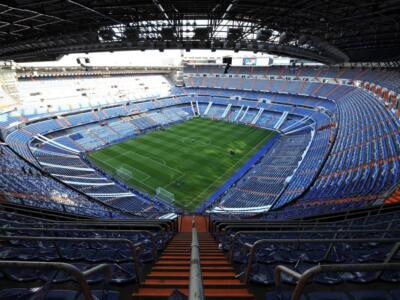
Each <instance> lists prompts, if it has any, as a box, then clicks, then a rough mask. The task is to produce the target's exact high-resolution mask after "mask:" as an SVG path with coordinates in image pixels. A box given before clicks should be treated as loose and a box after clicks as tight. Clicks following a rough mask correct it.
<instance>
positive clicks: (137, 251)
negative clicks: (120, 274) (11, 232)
mask: <svg viewBox="0 0 400 300" xmlns="http://www.w3.org/2000/svg"><path fill="white" fill-rule="evenodd" d="M12 240H25V241H50V242H53V245H54V249H55V250H56V252H57V254H58V255H59V256H61V255H60V253H61V252H60V248H59V246H58V245H57V243H56V242H57V241H70V242H89V243H90V242H104V243H121V244H126V245H128V247H129V248H130V250H131V252H132V260H133V264H134V266H135V272H136V276H137V278H138V282H139V283H140V282H141V277H142V276H141V266H140V262H139V258H140V255H141V252H142V250H143V249H142V247H143V245H142V244H141V243H136V244H134V243H133V242H132V241H130V240H128V239H119V238H68V237H31V236H29V237H27V236H0V241H12Z"/></svg>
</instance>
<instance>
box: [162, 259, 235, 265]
mask: <svg viewBox="0 0 400 300" xmlns="http://www.w3.org/2000/svg"><path fill="white" fill-rule="evenodd" d="M201 264H202V265H212V266H230V264H229V263H228V262H227V261H222V260H221V261H213V260H211V261H202V262H201ZM155 265H156V266H160V265H169V266H174V265H179V266H181V265H190V261H183V260H167V261H161V260H160V261H158V262H157V263H156V264H155Z"/></svg>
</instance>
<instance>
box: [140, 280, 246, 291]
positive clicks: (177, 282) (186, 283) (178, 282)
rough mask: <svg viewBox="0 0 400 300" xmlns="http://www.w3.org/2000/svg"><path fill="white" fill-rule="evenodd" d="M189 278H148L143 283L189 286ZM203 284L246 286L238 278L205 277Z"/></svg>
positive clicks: (147, 284)
mask: <svg viewBox="0 0 400 300" xmlns="http://www.w3.org/2000/svg"><path fill="white" fill-rule="evenodd" d="M189 281H190V280H189V279H169V280H164V279H147V280H146V281H145V282H144V283H143V287H152V286H153V287H161V286H162V287H166V286H170V287H183V288H184V287H187V286H189ZM203 285H204V287H205V288H207V287H212V286H218V287H224V286H226V288H233V289H240V288H244V287H245V284H243V283H241V282H240V281H239V280H238V279H204V280H203Z"/></svg>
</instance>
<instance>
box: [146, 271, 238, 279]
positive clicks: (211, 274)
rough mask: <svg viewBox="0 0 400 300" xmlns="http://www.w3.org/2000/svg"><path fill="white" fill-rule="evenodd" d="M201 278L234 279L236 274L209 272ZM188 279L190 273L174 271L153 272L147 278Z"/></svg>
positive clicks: (230, 272) (204, 273)
mask: <svg viewBox="0 0 400 300" xmlns="http://www.w3.org/2000/svg"><path fill="white" fill-rule="evenodd" d="M201 276H202V277H203V278H211V277H212V278H225V277H233V278H234V277H235V276H236V274H235V272H233V271H222V272H221V271H219V272H209V271H204V272H202V273H201ZM171 277H172V278H182V277H183V278H189V277H190V271H176V272H166V271H153V272H151V273H150V274H149V275H147V278H171Z"/></svg>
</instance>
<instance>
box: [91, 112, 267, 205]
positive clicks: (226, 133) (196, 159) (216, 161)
mask: <svg viewBox="0 0 400 300" xmlns="http://www.w3.org/2000/svg"><path fill="white" fill-rule="evenodd" d="M273 135H274V132H272V131H269V130H266V129H260V128H254V127H250V126H245V125H240V124H233V123H227V122H224V121H214V120H209V119H200V118H195V119H192V120H190V121H186V122H184V123H181V124H178V125H174V126H172V127H169V128H167V129H165V130H158V131H153V132H149V133H147V134H145V135H142V136H139V137H136V138H133V139H130V140H127V141H124V142H121V143H118V144H114V145H112V146H110V147H107V148H105V149H101V150H99V151H95V152H92V153H90V154H89V158H90V159H91V160H92V161H93V162H94V163H95V164H96V165H97V166H98V167H100V168H102V169H104V170H106V171H107V172H109V173H110V174H113V175H114V176H115V177H117V178H118V179H120V180H121V181H123V182H125V183H126V184H128V185H131V186H134V187H135V188H137V189H138V190H142V191H144V192H147V193H149V194H151V195H154V194H155V191H156V189H157V188H158V187H162V188H164V189H166V190H167V191H168V192H170V193H173V194H174V197H175V205H177V206H179V207H181V208H184V209H186V210H188V211H191V210H194V209H195V208H196V207H197V206H198V205H199V204H200V203H201V202H203V201H204V200H206V199H207V198H208V197H209V196H210V195H211V194H212V193H213V192H214V191H215V190H216V189H218V187H219V186H221V185H222V184H223V183H224V182H225V181H226V180H227V179H228V178H229V177H230V176H231V175H232V174H233V173H234V172H235V171H236V170H237V169H238V168H240V167H241V166H242V165H243V164H244V163H245V162H246V161H247V160H248V159H250V158H251V157H252V155H254V154H255V153H256V152H257V150H258V149H259V148H260V147H261V146H262V145H264V144H265V143H266V142H267V141H268V139H270V138H271V137H272V136H273ZM232 151H233V152H234V154H232ZM118 170H119V171H118Z"/></svg>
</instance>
